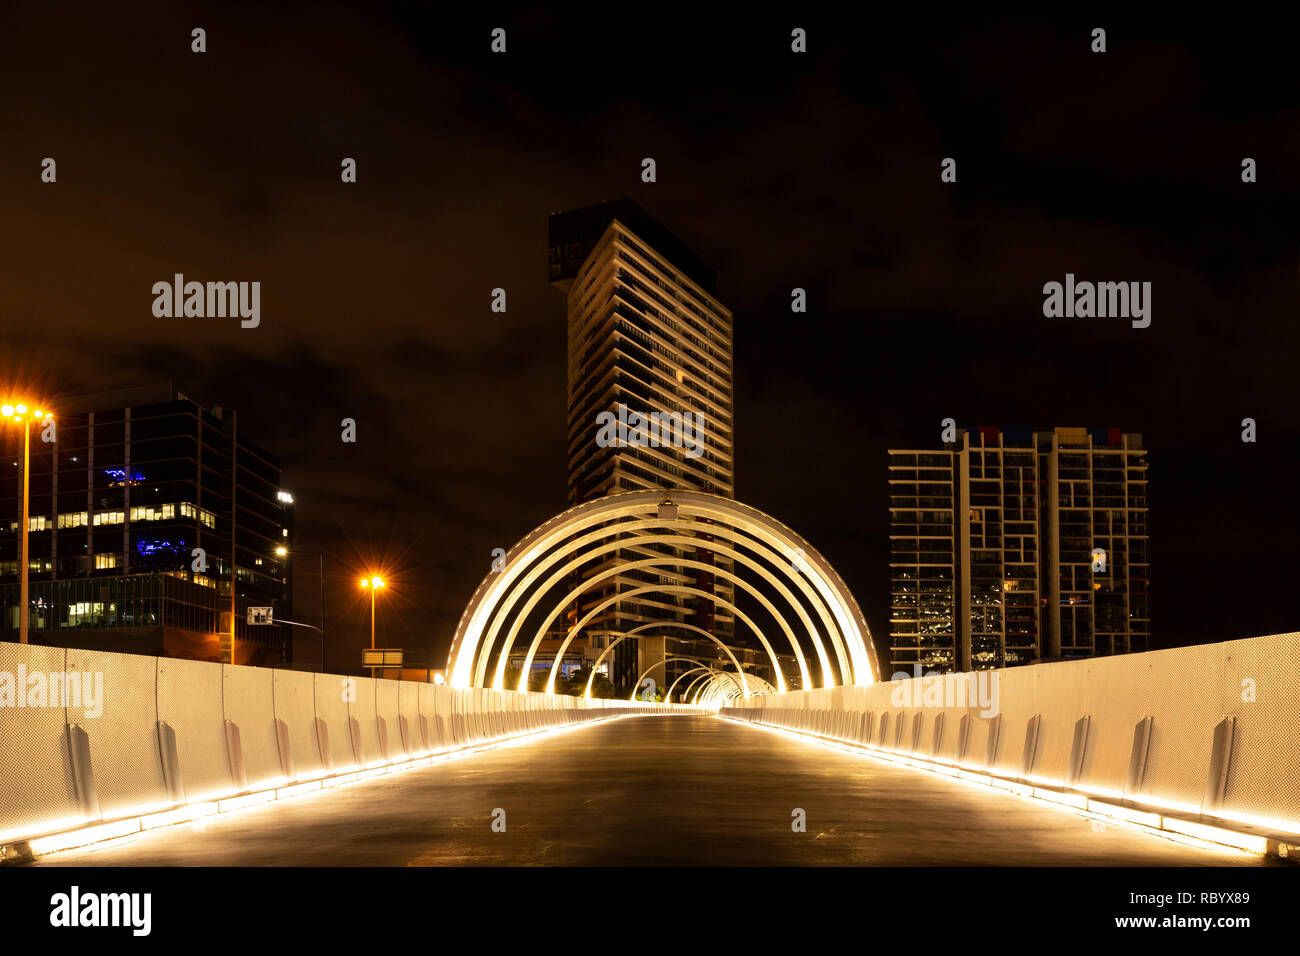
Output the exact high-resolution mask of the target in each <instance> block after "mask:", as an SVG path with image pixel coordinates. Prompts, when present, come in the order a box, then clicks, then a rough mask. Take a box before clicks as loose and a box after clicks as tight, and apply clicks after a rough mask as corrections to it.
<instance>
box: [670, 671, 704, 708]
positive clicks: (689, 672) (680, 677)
mask: <svg viewBox="0 0 1300 956" xmlns="http://www.w3.org/2000/svg"><path fill="white" fill-rule="evenodd" d="M712 670H713V668H712V667H710V666H708V665H706V664H701V665H700V666H699V667H692V668H691V669H690V670H688V671H682V672H681V673H680V674H678V675H677V679H676V680H674V681H673V682H672V684H671V685H670V686H669V688H668V693H666V694H664V703H665V704H671V703H672V702H673V700H672V698H673V688H674V687H676V686H677V685H678V684H679V683H681V680H682V678H683V677H685V676H686V675H687V674H694V673H695V672H696V671H710V672H712ZM694 684H695V681H691V686H694ZM685 696H686V695H685V694H683V695H682V697H683V702H685Z"/></svg>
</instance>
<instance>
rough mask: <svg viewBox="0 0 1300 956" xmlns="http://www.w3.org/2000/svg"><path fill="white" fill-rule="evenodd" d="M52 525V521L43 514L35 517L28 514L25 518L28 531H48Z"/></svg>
mask: <svg viewBox="0 0 1300 956" xmlns="http://www.w3.org/2000/svg"><path fill="white" fill-rule="evenodd" d="M53 527H54V522H52V521H51V520H50V519H49V518H47V517H45V515H36V516H35V517H31V516H28V518H27V530H28V531H48V530H49V529H50V528H53Z"/></svg>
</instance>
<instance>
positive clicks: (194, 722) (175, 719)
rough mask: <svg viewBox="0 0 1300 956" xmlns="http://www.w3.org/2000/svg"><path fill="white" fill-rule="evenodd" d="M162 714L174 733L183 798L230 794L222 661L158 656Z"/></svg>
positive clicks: (159, 701) (162, 718) (159, 707)
mask: <svg viewBox="0 0 1300 956" xmlns="http://www.w3.org/2000/svg"><path fill="white" fill-rule="evenodd" d="M158 719H159V720H160V721H163V722H165V723H166V724H167V725H168V726H169V727H171V728H172V730H173V731H174V732H175V734H176V754H177V758H178V763H179V765H180V766H179V776H180V784H181V786H182V788H183V792H184V799H187V800H193V799H196V798H201V797H206V796H211V795H213V794H218V793H229V792H230V790H231V786H232V784H231V778H230V762H229V760H228V759H227V756H226V733H225V728H224V726H223V725H222V710H221V665H220V664H211V663H208V662H206V661H184V660H176V659H173V658H166V657H164V658H159V659H158Z"/></svg>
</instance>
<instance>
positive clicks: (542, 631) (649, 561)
mask: <svg viewBox="0 0 1300 956" xmlns="http://www.w3.org/2000/svg"><path fill="white" fill-rule="evenodd" d="M664 566H667V567H669V568H697V569H699V570H701V571H708V572H710V573H712V574H714V575H716V576H718V577H722V578H725V579H726V580H728V581H730V582H731V583H732V584H734V585H736V586H737V587H739V588H740V589H741V590H743V591H748V592H749V593H750V594H751V595H753V597H754V600H756V601H758V603H759V604H761V605H763V607H764V608H766V609H767V613H768V614H771V615H772V617H773V618H774V619H775V620H776V623H777V624H779V625H780V626H781V630H782V631H784V632H785V636H786V639H787V640H788V641H789V642H790V645H791V646H792V647H796V648H797V647H798V646H799V642H798V641H797V640H796V639H795V636H794V631H793V630H791V628H790V625H789V623H788V622H787V621H786V619H785V615H783V614H782V613H781V612H780V611H778V610H777V609H776V606H775V605H774V604H772V602H771V601H769V600H768V599H767V596H766V595H764V594H763V593H762V592H761V591H759V590H758V589H757V588H756V587H754V585H752V584H750V583H749V582H748V581H746V580H744V579H743V578H740V577H737V576H736V575H734V574H732V573H731V572H730V571H725V570H723V569H722V568H718V567H714V566H713V565H711V564H706V563H705V562H703V561H694V560H691V559H690V558H675V557H671V556H669V555H663V556H661V557H656V558H643V559H641V560H640V561H624V562H622V563H620V564H616V565H614V566H613V567H611V568H608V569H607V570H605V571H603V572H601V573H600V574H597V575H594V576H592V577H591V578H588V579H587V580H585V581H583V582H582V584H580V585H579V586H578V587H576V588H574V589H573V590H572V591H570V592H569V593H568V594H567V595H565V597H564V600H563V601H561V602H559V603H558V604H556V605H555V609H554V610H553V611H551V613H550V614H549V615H548V616H547V618H546V620H545V621H543V622H542V623H541V625H540V626H539V627H538V628H537V633H536V634H535V635H534V636H533V642H532V644H530V645H529V647H528V654H527V656H525V657H524V667H525V668H527V667H531V666H532V662H533V657H534V655H535V654H536V653H537V649H538V648H539V647H541V646H542V641H544V640H545V639H546V630H547V628H549V627H550V626H551V625H552V624H553V623H554V622H555V619H556V618H557V617H559V616H560V614H561V613H562V612H563V611H564V609H565V608H566V607H568V606H569V604H570V603H572V602H573V601H575V600H576V599H577V598H578V596H579V595H580V594H582V592H583V591H586V590H587V589H588V588H590V587H591V586H592V585H593V584H596V583H598V582H600V581H604V580H605V579H606V578H612V577H617V576H618V575H620V574H623V573H624V572H626V571H629V570H632V569H636V568H644V569H647V570H648V569H650V568H655V569H661V568H663V567H664ZM778 586H779V585H778ZM682 587H686V585H682V584H650V585H646V588H648V589H649V590H650V591H651V592H653V591H670V590H672V589H673V588H682ZM692 590H693V591H695V592H697V593H699V594H701V596H703V597H710V592H707V591H703V590H702V589H700V588H692ZM782 590H783V591H784V593H785V594H786V596H787V597H789V596H790V595H789V592H788V591H785V589H784V588H783V589H782ZM638 592H639V593H642V594H644V593H647V591H646V589H645V588H631V589H629V590H627V591H619V592H617V593H616V594H615V596H614V599H615V601H617V600H618V599H619V595H630V594H634V593H638ZM711 600H714V601H715V602H716V603H718V604H722V605H724V606H725V605H729V604H730V602H728V601H724V600H723V599H722V598H712V597H711ZM791 600H793V598H792V597H791ZM610 603H613V602H610V601H606V602H602V603H601V604H600V605H598V606H597V607H596V608H595V609H593V610H592V611H589V612H587V614H586V615H585V616H584V617H583V618H582V620H580V621H579V622H578V623H577V624H575V625H574V626H573V628H572V629H571V630H570V631H569V633H568V634H567V635H565V638H564V641H563V642H562V643H561V644H560V647H559V649H558V650H557V651H556V652H555V662H554V663H553V664H552V665H551V672H552V673H551V680H550V683H552V684H553V683H555V674H556V673H558V671H559V666H560V660H561V659H562V658H563V656H564V652H565V651H566V650H568V648H569V644H570V643H572V641H573V639H574V638H575V637H576V636H577V635H578V632H579V631H581V630H582V628H583V627H584V626H585V625H586V623H587V622H588V621H590V620H591V619H592V618H593V617H594V616H595V615H596V614H597V613H599V612H600V611H603V610H604V609H605V608H607V607H609V605H610ZM731 606H732V607H733V609H734V605H731ZM799 613H800V614H801V615H802V617H803V620H804V623H805V624H806V626H807V627H808V633H809V636H810V637H811V638H812V639H813V641H814V642H815V643H816V645H817V647H818V650H819V652H820V654H821V659H822V674H824V675H829V674H830V673H831V671H830V663H829V661H827V659H826V650H825V648H824V647H822V646H821V639H820V638H819V637H818V636H817V633H816V631H815V630H814V629H813V626H812V621H811V620H809V618H808V615H807V614H806V613H805V612H804V610H803V608H802V607H800V608H799ZM755 633H756V634H757V635H758V639H759V640H760V641H762V642H763V646H764V647H767V649H768V653H769V654H770V655H771V656H772V659H773V660H775V659H776V655H775V654H774V653H772V649H771V647H769V646H768V644H767V641H766V639H765V638H764V637H763V634H762V632H761V631H756V632H755ZM799 656H802V655H799ZM804 672H805V673H807V668H806V667H805V668H804ZM828 679H829V678H828Z"/></svg>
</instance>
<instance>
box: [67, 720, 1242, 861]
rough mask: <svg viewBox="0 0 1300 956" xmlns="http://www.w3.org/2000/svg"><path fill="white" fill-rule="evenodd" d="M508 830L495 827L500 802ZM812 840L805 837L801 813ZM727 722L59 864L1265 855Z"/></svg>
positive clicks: (445, 773) (648, 725)
mask: <svg viewBox="0 0 1300 956" xmlns="http://www.w3.org/2000/svg"><path fill="white" fill-rule="evenodd" d="M498 808H500V809H501V810H504V811H505V824H506V829H505V832H503V833H498V832H493V830H492V819H493V814H494V811H495V810H496V809H498ZM796 808H801V809H802V810H804V811H805V812H806V815H807V831H806V832H803V833H798V832H794V831H793V830H792V829H791V822H792V819H793V817H792V812H793V811H794V810H795V809H796ZM1093 826H1094V825H1093V821H1091V820H1089V819H1087V818H1084V817H1082V816H1079V815H1078V814H1076V813H1073V812H1072V811H1069V810H1067V809H1062V808H1058V807H1055V806H1051V805H1047V804H1044V803H1042V802H1041V801H1037V800H1028V799H1025V798H1021V797H1015V796H1011V795H1007V794H1002V793H998V792H990V791H988V790H986V789H984V788H978V787H974V786H971V785H969V784H965V783H961V782H958V781H955V780H950V779H947V778H944V777H941V776H938V775H936V774H930V773H925V772H923V771H917V770H911V769H908V768H905V767H896V766H892V765H889V764H885V763H881V762H879V761H875V760H872V759H870V758H867V757H860V756H857V755H854V754H849V753H844V752H841V751H837V750H833V749H828V748H826V747H821V746H818V745H816V744H810V743H804V742H801V741H798V740H793V739H790V738H788V737H784V736H780V735H777V734H772V733H768V732H765V731H762V730H757V729H754V728H750V727H745V726H743V725H740V724H736V723H732V722H730V721H724V720H719V719H716V718H711V717H635V718H625V719H619V720H612V721H607V722H603V723H599V724H595V725H589V726H585V727H580V728H577V729H574V730H571V731H568V732H565V733H560V734H555V735H549V736H545V737H542V738H538V739H535V740H531V741H528V742H524V743H517V744H514V745H511V746H505V747H500V748H496V749H493V750H490V751H487V752H483V753H478V754H472V755H469V756H465V757H462V758H459V759H455V760H451V761H447V762H443V763H439V764H435V765H434V766H432V767H426V768H421V769H418V770H411V771H407V772H404V773H399V774H394V775H391V776H386V777H381V778H378V779H376V780H372V781H366V782H363V783H357V784H350V785H347V786H343V787H339V788H336V789H332V790H327V791H324V792H321V793H318V794H312V795H308V796H303V797H295V798H291V799H288V800H284V801H280V802H276V803H272V804H269V805H266V806H261V807H255V808H251V809H248V810H242V811H238V812H235V813H232V814H228V815H221V816H218V817H213V818H209V819H208V820H206V821H203V822H201V823H196V824H193V825H189V824H185V825H181V826H176V827H171V828H168V829H164V830H158V831H154V832H151V833H146V834H141V835H138V836H135V837H132V838H130V839H129V840H125V841H118V842H115V843H111V844H104V845H102V846H100V847H99V848H90V849H83V850H74V851H70V852H66V853H60V854H54V855H51V856H49V857H46V858H44V860H43V861H42V862H44V863H46V864H51V865H60V866H81V865H85V866H131V865H150V866H267V865H288V866H331V865H342V866H357V865H361V866H371V865H382V866H403V865H411V866H446V865H453V866H454V865H466V864H475V865H477V864H489V865H503V864H504V865H547V866H566V865H597V866H600V865H661V864H663V865H856V866H881V865H883V866H890V865H939V866H943V865H1001V866H1005V865H1011V866H1019V865H1052V866H1064V865H1111V866H1113V865H1122V866H1128V865H1133V866H1161V865H1174V866H1188V865H1198V864H1203V865H1214V866H1224V865H1232V864H1242V863H1255V862H1258V861H1257V860H1255V859H1253V858H1251V857H1246V856H1243V855H1241V854H1238V853H1235V852H1232V851H1217V850H1206V849H1201V848H1199V847H1190V846H1185V845H1181V844H1178V843H1174V842H1172V841H1170V840H1167V839H1164V838H1161V837H1157V836H1154V835H1151V834H1149V833H1146V832H1142V831H1140V830H1138V829H1134V828H1128V827H1118V826H1113V825H1107V827H1106V828H1105V829H1103V830H1095V829H1094V828H1093Z"/></svg>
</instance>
